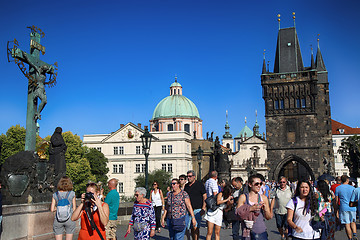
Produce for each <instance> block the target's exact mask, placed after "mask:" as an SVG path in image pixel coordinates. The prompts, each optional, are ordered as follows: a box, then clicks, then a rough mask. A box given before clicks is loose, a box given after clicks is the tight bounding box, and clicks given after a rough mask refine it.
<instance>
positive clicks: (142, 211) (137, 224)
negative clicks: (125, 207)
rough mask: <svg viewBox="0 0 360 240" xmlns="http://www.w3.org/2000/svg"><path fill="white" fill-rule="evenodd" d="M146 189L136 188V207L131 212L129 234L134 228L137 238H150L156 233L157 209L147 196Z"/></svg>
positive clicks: (140, 239) (138, 239)
mask: <svg viewBox="0 0 360 240" xmlns="http://www.w3.org/2000/svg"><path fill="white" fill-rule="evenodd" d="M145 196H146V189H145V188H143V187H138V188H135V198H136V201H135V202H134V208H133V211H132V214H131V218H130V222H129V226H128V229H127V231H126V232H127V234H128V233H130V232H131V226H133V228H134V239H135V240H148V239H150V237H153V236H154V235H155V227H156V220H155V211H154V207H153V205H152V203H151V202H150V201H149V199H147V198H145Z"/></svg>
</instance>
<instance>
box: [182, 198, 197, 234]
mask: <svg viewBox="0 0 360 240" xmlns="http://www.w3.org/2000/svg"><path fill="white" fill-rule="evenodd" d="M185 204H186V207H187V209H188V211H189V213H190V215H191V221H192V223H193V226H194V228H196V224H197V223H196V219H195V215H194V210H193V208H192V206H191V202H190V198H185Z"/></svg>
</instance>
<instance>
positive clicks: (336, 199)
mask: <svg viewBox="0 0 360 240" xmlns="http://www.w3.org/2000/svg"><path fill="white" fill-rule="evenodd" d="M338 203H339V197H338V196H336V197H335V204H334V206H336V207H334V209H335V208H336V211H335V216H336V217H337V218H339V208H338Z"/></svg>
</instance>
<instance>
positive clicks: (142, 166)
mask: <svg viewBox="0 0 360 240" xmlns="http://www.w3.org/2000/svg"><path fill="white" fill-rule="evenodd" d="M141 172H145V164H141Z"/></svg>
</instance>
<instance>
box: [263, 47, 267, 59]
mask: <svg viewBox="0 0 360 240" xmlns="http://www.w3.org/2000/svg"><path fill="white" fill-rule="evenodd" d="M265 52H266V49H264V53H263V54H264V60H265Z"/></svg>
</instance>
